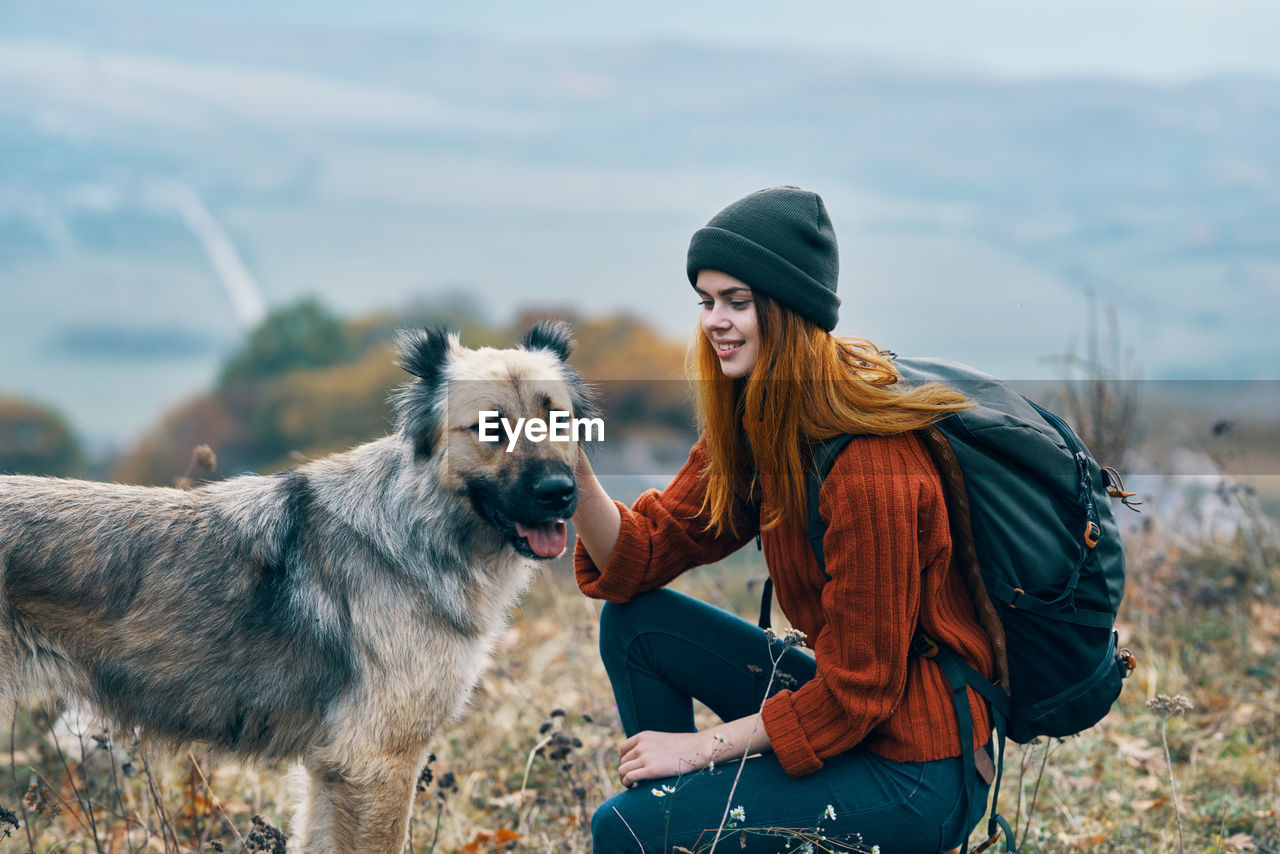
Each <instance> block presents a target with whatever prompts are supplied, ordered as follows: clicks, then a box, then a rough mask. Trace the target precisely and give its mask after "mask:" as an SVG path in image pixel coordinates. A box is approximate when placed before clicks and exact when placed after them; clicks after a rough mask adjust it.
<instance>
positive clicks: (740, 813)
mask: <svg viewBox="0 0 1280 854" xmlns="http://www.w3.org/2000/svg"><path fill="white" fill-rule="evenodd" d="M729 818H731V819H733V820H734V821H746V820H747V811H746V810H745V809H743V808H742V807H734V808H733V809H731V810H729Z"/></svg>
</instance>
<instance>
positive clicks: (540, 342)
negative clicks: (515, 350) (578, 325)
mask: <svg viewBox="0 0 1280 854" xmlns="http://www.w3.org/2000/svg"><path fill="white" fill-rule="evenodd" d="M520 346H521V347H524V348H525V349H526V350H549V351H550V352H552V353H554V354H555V355H556V356H558V357H559V358H560V361H562V362H563V361H566V360H567V359H568V358H569V354H570V353H572V352H573V327H571V326H570V325H569V324H568V323H566V322H565V321H563V320H543V321H539V322H538V323H537V324H536V325H535V326H534V327H533V328H532V329H530V330H529V331H528V332H526V333H525V334H524V337H523V338H521V339H520Z"/></svg>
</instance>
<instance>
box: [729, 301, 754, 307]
mask: <svg viewBox="0 0 1280 854" xmlns="http://www.w3.org/2000/svg"><path fill="white" fill-rule="evenodd" d="M729 305H730V306H731V307H733V308H743V307H745V306H748V305H751V300H749V299H734V300H729Z"/></svg>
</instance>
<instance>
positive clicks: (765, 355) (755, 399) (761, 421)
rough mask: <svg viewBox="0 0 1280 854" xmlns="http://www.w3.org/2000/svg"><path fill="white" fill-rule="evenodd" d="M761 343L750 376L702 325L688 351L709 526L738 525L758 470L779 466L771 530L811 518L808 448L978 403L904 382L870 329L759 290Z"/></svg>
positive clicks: (891, 430)
mask: <svg viewBox="0 0 1280 854" xmlns="http://www.w3.org/2000/svg"><path fill="white" fill-rule="evenodd" d="M753 294H754V300H755V309H756V322H757V327H758V329H759V334H760V350H759V356H758V357H757V359H756V364H755V366H754V367H753V368H752V370H751V372H750V374H748V375H747V376H746V377H739V378H733V377H726V376H725V375H724V373H723V372H722V371H721V369H720V361H719V358H718V357H717V356H716V353H715V350H714V348H713V347H712V345H711V343H710V341H708V339H707V337H706V335H704V334H703V333H702V330H701V327H699V329H698V332H697V335H696V337H695V340H694V341H693V343H692V345H691V347H690V351H689V373H690V374H691V376H692V377H693V378H694V379H695V381H696V383H695V384H696V387H697V390H696V395H695V399H696V403H697V413H698V426H699V428H700V429H701V431H702V433H703V435H705V436H706V437H707V445H708V448H709V450H710V453H711V460H710V463H709V465H708V467H707V470H706V471H705V472H704V473H703V476H704V477H705V478H706V479H707V490H706V495H705V497H704V499H703V508H702V509H703V512H704V513H708V515H709V523H708V528H710V529H713V530H714V531H715V532H716V533H720V532H721V531H723V530H724V529H725V528H728V530H730V531H736V527H737V526H736V525H735V517H736V518H738V519H741V515H740V511H741V509H742V507H743V504H744V502H746V501H749V500H751V499H753V498H755V497H757V496H758V494H759V493H758V484H757V483H756V478H757V473H758V472H767V473H769V474H770V475H772V476H773V477H774V479H775V481H776V484H777V494H778V497H779V501H778V505H777V507H776V508H775V509H774V510H773V512H772V514H771V515H770V517H769V518H768V519H762V520H761V526H762V527H763V528H765V529H768V528H772V527H774V526H775V525H777V524H778V523H779V522H781V521H782V520H784V519H790V518H794V517H796V516H797V515H798V516H799V517H800V518H802V519H803V518H805V515H804V513H803V512H802V505H803V503H804V499H805V476H806V472H807V467H808V466H809V463H810V456H809V449H810V448H811V447H812V446H813V445H814V444H816V443H818V442H821V441H822V440H823V439H829V438H831V437H833V436H839V435H842V434H845V433H856V434H876V435H882V436H883V435H893V434H896V433H905V432H907V431H910V430H917V429H919V428H921V427H925V426H927V425H929V424H932V423H933V422H934V421H937V420H938V419H940V418H942V417H944V416H946V415H947V414H948V413H950V412H954V411H956V410H958V409H965V408H967V407H968V406H969V405H970V404H969V403H968V402H967V401H966V400H965V398H964V396H963V395H961V394H960V393H958V392H955V391H952V390H951V389H949V388H946V387H945V386H941V385H938V384H937V383H929V384H925V385H919V386H908V385H904V384H902V383H899V382H898V379H899V377H898V372H897V370H895V369H894V367H893V362H892V360H891V359H890V358H889V357H888V356H886V355H884V354H882V353H881V351H880V350H878V349H877V348H876V347H875V346H874V345H872V344H871V342H869V341H867V340H865V339H862V338H837V337H835V336H833V335H831V334H830V333H828V332H826V331H825V330H823V329H822V328H821V327H819V326H817V325H815V324H814V323H812V322H811V321H809V320H807V319H805V318H804V317H803V316H801V315H800V314H797V313H796V312H794V311H791V310H789V309H786V308H784V307H782V306H781V305H779V304H778V303H777V302H776V301H775V300H773V299H771V298H769V297H768V296H767V295H765V294H763V293H761V292H760V291H753Z"/></svg>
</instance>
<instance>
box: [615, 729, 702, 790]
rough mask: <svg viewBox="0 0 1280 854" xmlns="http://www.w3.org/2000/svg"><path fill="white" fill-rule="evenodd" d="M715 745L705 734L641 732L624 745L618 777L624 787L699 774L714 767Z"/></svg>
mask: <svg viewBox="0 0 1280 854" xmlns="http://www.w3.org/2000/svg"><path fill="white" fill-rule="evenodd" d="M715 744H716V742H715V741H714V740H713V739H712V738H711V737H710V736H708V735H707V734H706V733H702V732H653V731H650V730H646V731H645V732H639V733H636V734H635V735H633V736H631V738H629V739H627V740H626V741H624V742H623V743H622V760H621V762H619V763H618V776H619V777H620V778H621V779H622V785H624V786H634V785H635V784H636V783H639V782H640V781H641V780H652V779H655V778H658V777H677V776H679V775H681V774H688V773H690V772H692V771H698V770H700V769H702V768H705V767H707V765H708V764H710V762H711V760H712V758H713V756H712V753H713V751H714V745H715Z"/></svg>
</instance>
